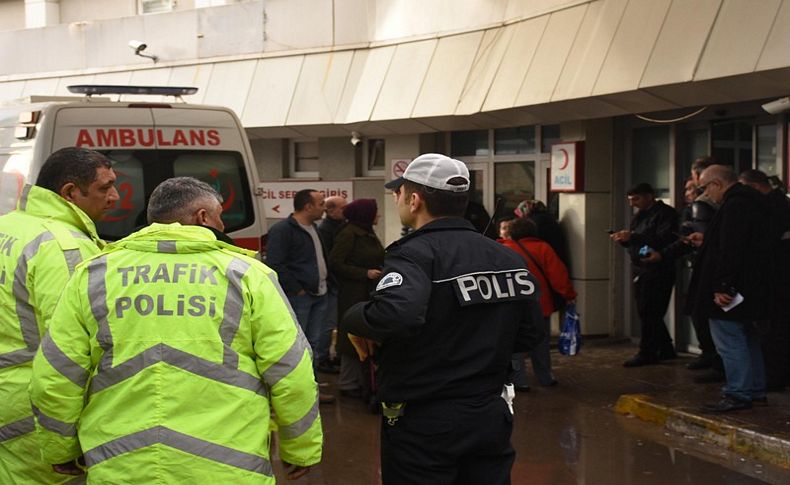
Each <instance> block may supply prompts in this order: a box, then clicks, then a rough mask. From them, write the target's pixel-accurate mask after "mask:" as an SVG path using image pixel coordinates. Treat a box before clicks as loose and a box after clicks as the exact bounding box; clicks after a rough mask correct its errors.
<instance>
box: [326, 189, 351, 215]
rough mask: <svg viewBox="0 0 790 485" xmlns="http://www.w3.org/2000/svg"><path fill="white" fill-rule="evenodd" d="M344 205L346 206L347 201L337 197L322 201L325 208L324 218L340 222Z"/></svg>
mask: <svg viewBox="0 0 790 485" xmlns="http://www.w3.org/2000/svg"><path fill="white" fill-rule="evenodd" d="M346 204H348V201H346V199H345V198H344V197H340V196H339V195H333V196H332V197H327V198H326V199H324V205H325V206H326V216H327V217H328V218H330V219H333V220H336V221H342V220H343V207H345V206H346Z"/></svg>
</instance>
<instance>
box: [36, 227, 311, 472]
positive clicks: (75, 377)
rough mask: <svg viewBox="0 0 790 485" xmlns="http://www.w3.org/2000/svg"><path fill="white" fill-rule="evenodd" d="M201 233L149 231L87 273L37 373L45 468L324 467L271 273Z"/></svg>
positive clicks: (78, 279)
mask: <svg viewBox="0 0 790 485" xmlns="http://www.w3.org/2000/svg"><path fill="white" fill-rule="evenodd" d="M251 255H252V253H250V252H248V251H244V250H241V249H238V248H235V247H233V246H230V245H228V244H225V243H222V242H219V241H217V240H216V238H215V236H214V235H213V234H212V233H211V232H210V231H209V230H207V229H205V228H201V227H197V226H181V225H179V224H170V225H160V224H154V225H152V226H150V227H148V228H145V229H143V230H141V231H139V232H137V233H134V234H132V235H131V236H129V237H127V238H125V239H123V240H121V241H118V242H117V243H113V244H111V245H109V246H108V248H107V251H106V252H104V253H102V254H100V255H98V256H97V257H95V258H93V259H92V260H90V261H87V262H85V263H84V264H82V265H81V266H80V267H78V268H77V271H76V272H75V274H74V277H73V279H72V280H71V281H70V282H69V284H68V285H67V287H66V289H65V292H64V296H63V298H62V299H61V301H60V303H59V304H58V307H57V309H56V310H55V315H54V316H53V319H52V323H51V325H50V330H49V333H48V334H47V336H46V337H45V338H44V341H43V342H42V345H41V351H40V352H39V353H38V354H37V355H36V359H35V361H34V363H33V380H32V382H31V388H30V393H31V401H32V403H33V405H34V406H35V408H36V429H37V432H38V436H39V441H40V443H41V444H42V453H43V455H44V457H45V459H46V460H47V461H49V462H51V463H61V462H65V461H68V460H71V459H74V458H76V457H77V456H79V455H80V454H84V456H85V461H86V463H87V465H88V467H89V471H88V480H89V482H92V483H107V482H117V481H119V480H120V481H128V482H130V483H198V482H199V483H209V482H211V483H237V484H238V483H274V476H273V473H272V465H271V463H270V461H269V432H270V427H271V425H270V420H271V419H274V420H275V421H276V423H277V427H278V429H279V435H280V440H279V443H280V456H281V458H282V459H283V460H285V461H287V462H289V463H293V464H297V465H304V466H306V465H312V464H315V463H317V462H318V461H320V458H321V443H322V433H321V420H320V416H319V414H318V400H317V395H318V393H317V386H316V383H315V378H314V376H313V370H312V363H311V356H310V352H309V345H308V344H307V341H306V339H305V337H304V335H303V334H302V332H301V330H300V328H299V326H298V325H297V323H296V319H295V318H294V316H293V312H292V311H291V308H290V306H289V305H288V303H287V301H286V300H285V298H284V295H283V294H282V290H281V289H280V286H279V285H278V284H277V278H276V275H275V274H274V272H273V271H271V270H270V269H269V268H267V267H266V266H265V265H263V264H262V263H260V262H259V261H257V260H255V259H253V258H252V257H251Z"/></svg>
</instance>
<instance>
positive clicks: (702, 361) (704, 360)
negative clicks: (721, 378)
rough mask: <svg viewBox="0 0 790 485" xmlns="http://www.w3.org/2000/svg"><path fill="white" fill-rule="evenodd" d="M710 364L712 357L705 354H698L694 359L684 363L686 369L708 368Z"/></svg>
mask: <svg viewBox="0 0 790 485" xmlns="http://www.w3.org/2000/svg"><path fill="white" fill-rule="evenodd" d="M712 365H713V359H712V358H711V357H708V356H707V355H700V356H699V357H697V358H696V359H694V360H692V361H691V362H689V363H688V364H686V369H688V370H702V369H710V368H711V366H712Z"/></svg>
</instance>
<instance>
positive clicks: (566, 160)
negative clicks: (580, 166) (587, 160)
mask: <svg viewBox="0 0 790 485" xmlns="http://www.w3.org/2000/svg"><path fill="white" fill-rule="evenodd" d="M560 151H561V152H562V166H561V167H560V170H565V169H566V168H567V167H568V163H570V161H571V160H570V157H569V156H568V150H566V149H564V148H560Z"/></svg>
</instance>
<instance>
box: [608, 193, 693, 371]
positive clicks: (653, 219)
mask: <svg viewBox="0 0 790 485" xmlns="http://www.w3.org/2000/svg"><path fill="white" fill-rule="evenodd" d="M628 204H629V205H630V206H631V207H634V208H636V209H637V212H636V214H635V215H634V217H633V218H632V219H631V226H630V229H629V230H622V231H617V232H614V233H612V235H611V238H612V241H614V242H617V243H620V245H621V246H623V247H625V248H626V249H628V255H629V256H630V257H631V265H632V275H633V281H634V298H635V299H636V309H637V313H638V314H639V320H640V322H641V330H642V336H641V338H640V340H639V352H638V353H637V354H636V355H635V356H634V357H632V358H631V359H628V360H627V361H625V362H624V363H623V365H624V366H625V367H638V366H643V365H650V364H655V363H657V362H658V361H659V360H665V359H673V358H675V357H676V356H677V354H676V353H675V349H674V346H673V344H672V338H671V337H670V336H669V332H668V331H667V326H666V324H665V323H664V314H665V313H666V312H667V307H668V306H669V299H670V298H671V296H672V286H673V285H674V284H675V260H674V259H673V258H671V257H667V258H664V259H661V260H660V261H658V262H647V261H645V258H647V257H648V256H649V255H650V254H652V253H653V252H656V251H658V252H661V251H663V250H664V249H665V248H666V247H667V246H669V245H670V244H672V243H673V242H674V241H675V240H676V239H677V237H678V236H677V231H678V214H677V212H676V211H675V209H673V208H672V207H670V206H668V205H666V204H664V203H663V202H662V201H660V200H656V198H655V192H654V191H653V187H651V186H650V184H647V183H641V184H638V185H636V186H635V187H633V188H632V189H631V190H629V191H628Z"/></svg>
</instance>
